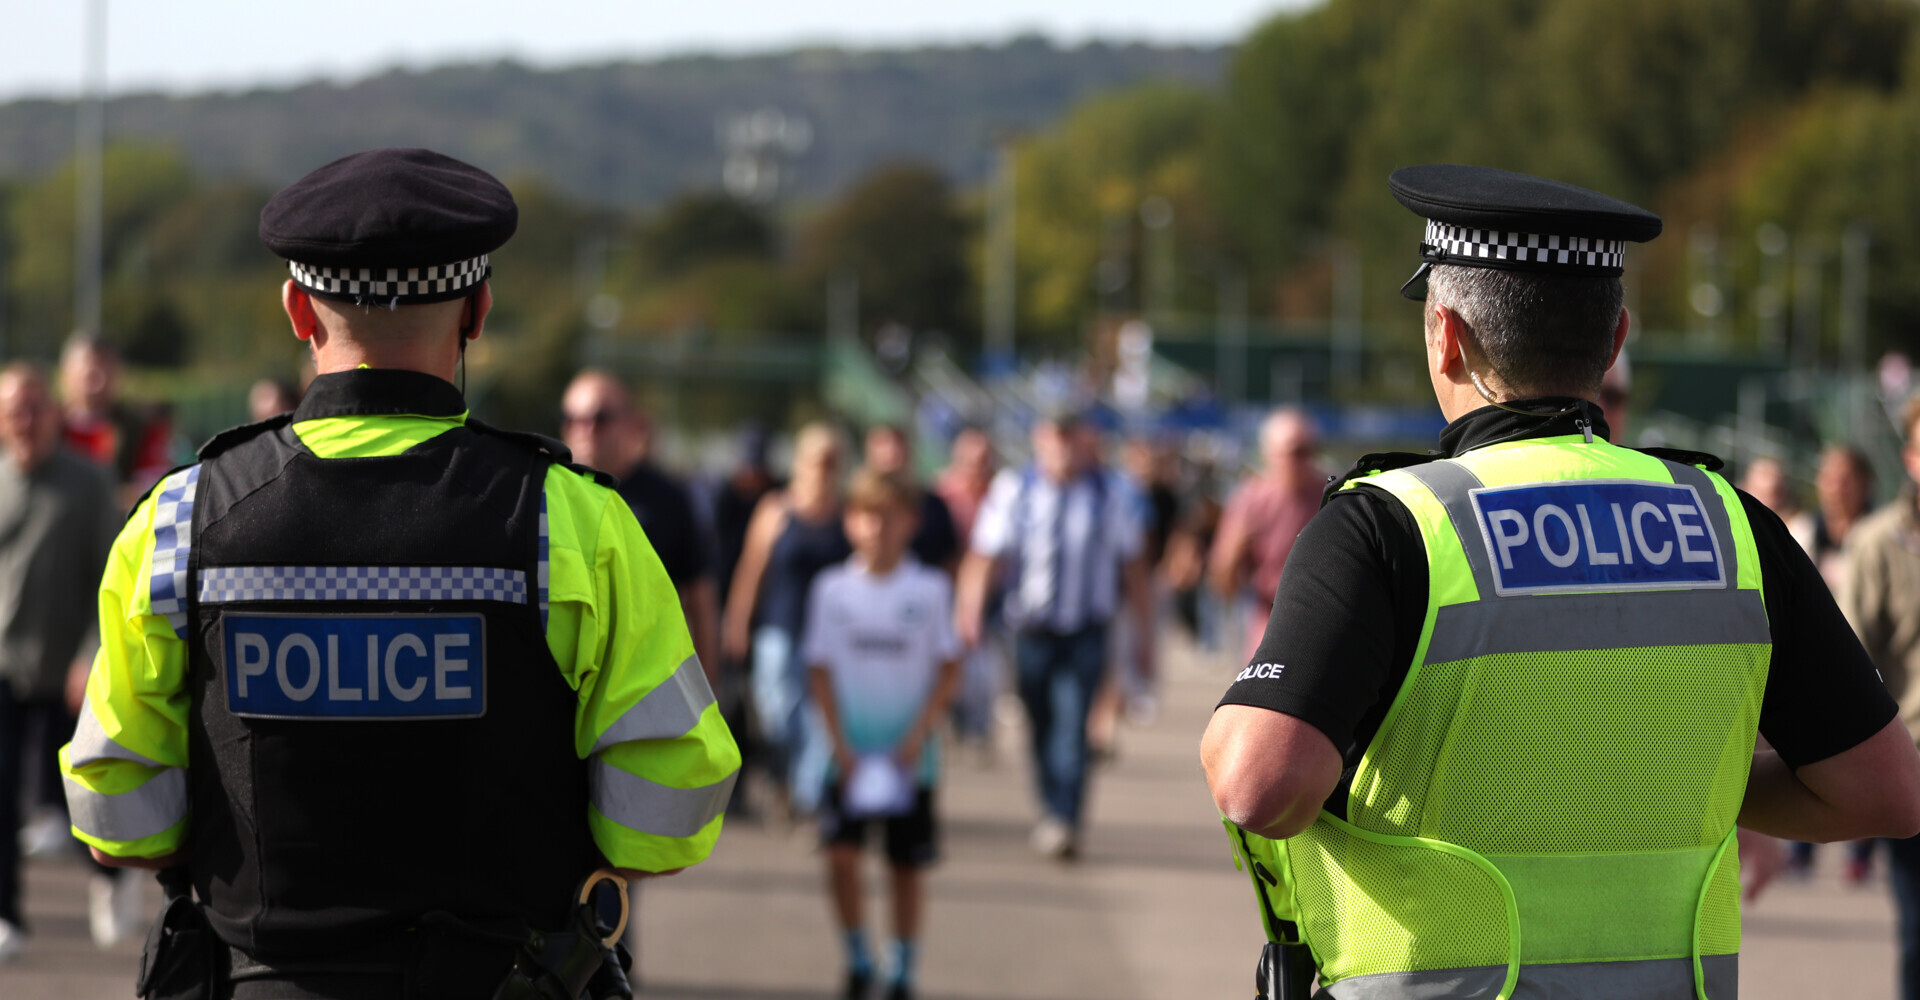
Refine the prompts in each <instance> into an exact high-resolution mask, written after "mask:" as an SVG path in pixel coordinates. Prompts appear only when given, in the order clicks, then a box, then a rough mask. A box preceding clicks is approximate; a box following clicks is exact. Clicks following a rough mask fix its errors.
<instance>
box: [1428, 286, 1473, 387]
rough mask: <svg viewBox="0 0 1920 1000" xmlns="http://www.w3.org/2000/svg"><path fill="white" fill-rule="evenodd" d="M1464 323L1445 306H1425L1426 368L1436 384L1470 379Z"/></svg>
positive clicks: (1461, 381) (1457, 382)
mask: <svg viewBox="0 0 1920 1000" xmlns="http://www.w3.org/2000/svg"><path fill="white" fill-rule="evenodd" d="M1466 325H1467V321H1466V320H1464V319H1461V318H1460V314H1459V313H1457V312H1454V311H1453V310H1452V309H1451V308H1449V307H1447V306H1438V305H1431V304H1429V305H1428V306H1427V370H1428V373H1429V374H1431V375H1432V376H1433V378H1434V381H1435V382H1436V383H1437V382H1441V381H1446V382H1453V383H1456V384H1465V383H1466V382H1468V381H1470V380H1471V378H1472V376H1471V375H1470V374H1469V372H1468V365H1467V355H1466Z"/></svg>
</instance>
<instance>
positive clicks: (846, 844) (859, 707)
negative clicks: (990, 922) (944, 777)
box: [801, 469, 960, 1000]
mask: <svg viewBox="0 0 1920 1000" xmlns="http://www.w3.org/2000/svg"><path fill="white" fill-rule="evenodd" d="M918 511H919V497H918V495H917V492H916V491H915V489H914V488H913V486H912V485H911V484H910V483H908V482H907V481H906V480H905V479H904V478H902V477H901V476H899V475H898V474H897V473H881V472H876V471H874V470H872V469H861V470H860V471H859V472H857V473H855V474H854V477H853V482H852V484H851V485H850V486H849V488H848V490H847V509H846V531H847V540H848V541H849V542H850V543H852V545H853V558H851V559H849V560H847V561H846V562H844V563H841V564H839V565H837V566H833V567H830V568H828V569H826V570H823V571H821V573H820V575H819V576H818V577H817V578H815V580H814V582H813V588H812V591H811V593H809V594H808V597H807V627H806V633H805V634H806V640H805V645H804V647H803V649H802V650H801V653H802V655H803V656H804V657H805V658H806V663H807V666H808V680H809V683H810V684H811V685H812V689H813V696H814V703H815V704H816V705H818V706H819V709H820V714H821V716H822V717H823V718H824V720H825V722H826V728H827V730H828V732H829V733H830V734H831V735H832V737H833V761H834V772H835V773H834V775H833V777H832V780H831V781H830V783H829V788H828V790H827V794H826V795H825V797H824V801H823V802H822V803H821V807H820V832H821V841H822V843H823V845H824V846H825V847H826V851H827V874H828V880H829V886H830V888H831V890H832V897H833V908H834V914H835V916H836V917H838V918H839V921H840V929H841V931H842V933H843V935H844V937H845V942H846V948H847V989H846V996H847V997H848V998H849V1000H867V994H868V991H869V990H870V989H872V986H873V982H874V963H873V958H872V955H871V953H870V952H869V951H868V948H867V937H866V930H865V928H864V927H863V926H862V923H861V914H860V904H861V898H862V893H861V884H860V852H861V848H862V847H863V846H864V845H865V842H866V840H867V834H868V832H869V830H870V829H871V828H872V827H875V826H880V827H883V828H884V830H885V834H886V853H887V862H888V865H889V867H890V869H891V873H892V876H893V877H892V895H893V932H894V940H893V962H892V966H891V970H890V971H891V974H890V976H889V977H888V984H887V993H886V996H887V1000H908V998H910V997H912V995H913V962H914V951H915V947H916V945H917V942H918V937H919V932H920V916H921V912H922V911H923V910H924V908H925V903H924V888H923V884H922V876H921V870H922V869H923V868H926V867H927V866H929V865H931V864H932V863H933V862H934V860H935V858H936V857H937V856H938V854H939V847H938V841H937V832H938V831H937V830H936V828H935V822H934V810H933V786H934V782H935V781H936V780H937V778H938V777H939V759H938V756H939V745H938V740H937V735H936V732H935V729H936V727H937V725H938V723H939V720H940V719H941V718H942V717H943V716H944V715H945V713H946V711H947V705H948V703H949V702H950V701H951V700H952V699H953V692H954V689H955V688H956V687H957V686H958V685H959V682H960V664H959V656H960V643H959V641H958V640H957V639H956V638H955V636H954V633H953V590H952V587H951V585H950V584H949V583H948V582H947V578H946V575H945V574H943V573H941V572H940V571H938V570H935V569H932V568H929V567H927V566H925V565H922V564H921V563H919V562H918V561H916V560H914V558H913V557H912V556H911V555H909V554H908V552H907V545H908V542H909V541H910V540H911V539H912V538H913V533H914V531H915V530H916V529H917V528H918V526H919V525H918V521H919V516H918Z"/></svg>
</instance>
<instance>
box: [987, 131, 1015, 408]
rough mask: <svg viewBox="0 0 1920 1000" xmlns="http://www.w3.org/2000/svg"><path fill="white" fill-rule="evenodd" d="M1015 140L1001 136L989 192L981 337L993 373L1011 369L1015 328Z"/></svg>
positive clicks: (988, 366) (988, 364) (989, 367)
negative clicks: (982, 333)
mask: <svg viewBox="0 0 1920 1000" xmlns="http://www.w3.org/2000/svg"><path fill="white" fill-rule="evenodd" d="M1013 177H1014V141H1013V138H1012V137H1011V136H1005V137H1002V138H1001V140H1000V149H999V152H998V156H997V163H996V169H995V171H994V178H993V185H992V187H991V188H990V189H989V191H988V193H987V247H986V250H987V261H986V264H987V266H986V272H987V273H986V280H985V281H984V282H982V283H981V284H982V285H983V286H985V287H984V291H985V293H986V295H985V298H986V301H985V302H984V303H982V305H983V306H984V307H985V308H984V309H983V310H982V312H983V313H984V315H983V316H982V319H984V320H985V321H986V322H985V323H984V326H985V327H986V329H985V331H984V333H985V336H984V337H982V338H981V340H982V344H981V347H982V348H983V351H982V353H983V354H984V355H985V357H984V358H983V360H984V361H985V362H986V366H985V367H986V370H987V371H988V372H989V373H991V374H994V375H999V374H1004V373H1005V372H1011V371H1012V370H1013V368H1014V362H1013V350H1014V347H1013V328H1014V322H1015V315H1016V302H1015V296H1016V290H1015V289H1016V285H1017V284H1018V282H1019V272H1018V271H1017V270H1016V268H1015V263H1014V253H1015V249H1014V248H1015V243H1014V209H1015V205H1014V180H1013Z"/></svg>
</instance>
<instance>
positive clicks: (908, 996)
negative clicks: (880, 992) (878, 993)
mask: <svg viewBox="0 0 1920 1000" xmlns="http://www.w3.org/2000/svg"><path fill="white" fill-rule="evenodd" d="M887 1000H913V987H911V986H908V985H907V984H906V983H902V982H895V983H894V984H893V985H892V986H889V987H887Z"/></svg>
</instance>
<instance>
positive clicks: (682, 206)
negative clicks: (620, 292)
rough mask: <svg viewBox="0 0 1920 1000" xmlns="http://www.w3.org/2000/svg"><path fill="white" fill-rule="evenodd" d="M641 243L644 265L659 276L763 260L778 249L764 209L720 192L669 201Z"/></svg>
mask: <svg viewBox="0 0 1920 1000" xmlns="http://www.w3.org/2000/svg"><path fill="white" fill-rule="evenodd" d="M641 242H642V245H643V246H644V247H645V252H646V256H647V262H648V264H649V265H650V266H651V267H652V269H653V270H654V271H655V272H657V273H659V274H662V275H672V274H678V273H680V272H682V271H685V270H687V269H688V268H691V267H696V266H698V265H701V264H708V263H712V262H713V261H719V260H735V259H744V260H767V259H770V258H771V257H772V256H773V255H774V250H775V248H776V247H777V246H778V238H777V234H776V233H775V232H774V227H773V221H772V220H771V219H769V218H767V213H766V212H765V211H764V210H763V209H761V208H760V207H758V206H756V205H750V204H748V203H746V202H744V201H741V200H740V199H738V198H735V197H733V196H732V195H729V194H725V193H722V192H718V191H697V192H693V193H690V194H683V195H680V196H679V197H677V198H674V199H673V200H672V201H669V202H668V203H667V204H666V207H665V208H662V209H661V210H660V214H659V216H657V217H656V218H654V219H653V221H652V222H651V223H649V224H648V225H647V226H646V227H645V229H644V230H643V231H642V234H641Z"/></svg>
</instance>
